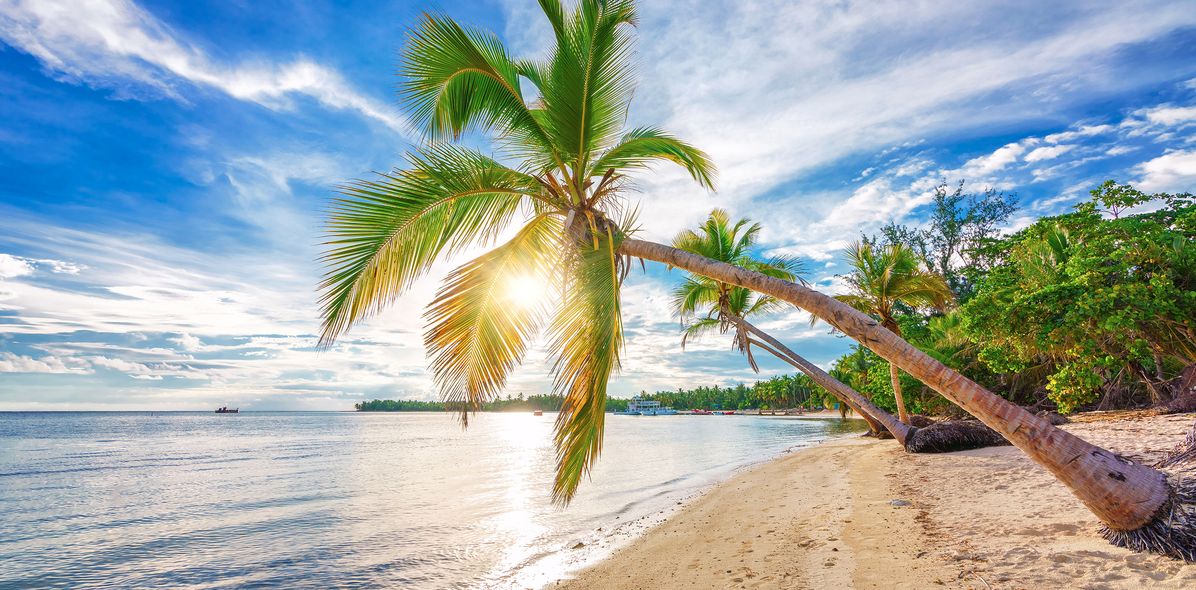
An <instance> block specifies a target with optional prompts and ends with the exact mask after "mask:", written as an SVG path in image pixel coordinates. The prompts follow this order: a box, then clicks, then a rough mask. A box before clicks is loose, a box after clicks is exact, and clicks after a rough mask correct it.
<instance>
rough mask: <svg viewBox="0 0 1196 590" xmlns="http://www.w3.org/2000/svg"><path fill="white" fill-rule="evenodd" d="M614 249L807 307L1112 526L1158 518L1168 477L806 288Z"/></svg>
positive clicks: (638, 244)
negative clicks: (997, 437)
mask: <svg viewBox="0 0 1196 590" xmlns="http://www.w3.org/2000/svg"><path fill="white" fill-rule="evenodd" d="M619 253H620V254H623V255H626V256H634V257H637V258H641V259H645V260H653V261H656V262H661V263H664V264H668V265H670V266H675V267H677V268H681V269H684V270H687V271H689V272H692V273H695V274H699V275H703V276H706V277H710V278H712V279H714V280H717V281H720V282H723V283H728V284H732V285H737V286H740V287H745V288H748V289H752V290H753V291H757V292H760V293H764V294H766V295H772V296H773V297H776V298H777V299H781V300H783V301H787V302H789V303H792V304H793V305H796V306H797V307H800V308H802V309H805V310H806V311H809V312H810V313H812V314H814V315H815V316H817V317H818V318H819V319H821V320H823V321H825V322H827V323H829V324H830V325H831V326H833V327H834V328H835V329H837V330H839V331H840V332H842V333H844V334H846V335H848V336H850V337H851V338H853V339H855V340H856V341H858V342H859V343H861V344H863V345H864V346H866V347H868V348H869V349H871V350H872V351H873V352H875V353H876V354H878V355H880V356H881V357H883V358H885V359H886V360H888V361H889V362H890V363H893V364H895V365H897V366H898V367H900V368H901V369H904V370H905V371H906V372H908V373H909V374H910V375H913V376H914V377H915V378H917V379H918V380H920V381H922V382H923V383H925V384H927V385H929V386H930V387H931V388H933V389H934V390H935V391H937V392H939V393H940V394H942V395H943V397H945V398H947V399H949V400H951V401H952V402H954V403H955V404H957V405H958V406H959V407H961V408H963V409H964V410H966V411H967V412H968V413H970V414H972V415H973V416H975V417H977V418H979V419H980V420H981V421H982V422H984V423H985V424H987V425H988V426H989V427H991V428H992V429H994V430H996V431H997V432H999V433H1001V434H1002V435H1003V436H1004V437H1005V438H1006V439H1008V440H1009V441H1010V442H1012V443H1013V444H1014V445H1016V446H1017V447H1018V448H1019V449H1021V450H1022V451H1023V452H1025V453H1026V454H1027V455H1028V456H1029V457H1030V458H1031V459H1033V460H1034V461H1035V462H1037V463H1038V464H1039V465H1042V466H1043V467H1045V468H1046V469H1047V470H1048V471H1050V472H1051V473H1052V474H1054V475H1055V477H1056V478H1058V479H1059V480H1060V481H1061V482H1063V484H1064V485H1066V486H1067V487H1068V488H1069V489H1070V490H1071V491H1072V493H1073V494H1075V495H1076V497H1077V498H1079V499H1080V501H1081V502H1083V503H1084V504H1085V505H1086V506H1087V507H1088V508H1089V510H1091V511H1092V512H1093V513H1094V514H1095V515H1096V516H1097V517H1098V518H1099V519H1100V520H1101V521H1103V522H1104V523H1105V524H1106V525H1108V527H1109V528H1110V529H1113V530H1114V531H1134V530H1137V529H1140V528H1142V527H1144V526H1146V525H1147V524H1150V523H1152V522H1153V521H1155V520H1156V517H1161V515H1162V513H1163V510H1164V508H1165V507H1167V506H1168V505H1169V500H1170V499H1171V487H1170V484H1168V483H1167V479H1166V476H1165V475H1164V474H1163V473H1162V472H1160V471H1158V470H1155V469H1152V468H1150V467H1146V466H1144V465H1138V464H1136V463H1133V462H1131V461H1128V460H1126V459H1124V458H1121V457H1118V456H1116V455H1114V454H1113V453H1112V452H1109V451H1106V450H1104V449H1102V448H1100V447H1097V446H1096V445H1093V444H1091V443H1089V442H1087V441H1085V440H1083V439H1081V438H1080V437H1078V436H1075V435H1073V434H1071V433H1068V432H1066V431H1064V430H1061V429H1059V428H1056V427H1054V426H1052V425H1051V424H1050V423H1049V422H1047V421H1046V420H1045V419H1043V418H1039V417H1037V416H1035V415H1033V414H1030V413H1029V412H1027V411H1025V410H1023V409H1021V408H1019V407H1018V406H1016V405H1014V404H1011V403H1009V402H1008V401H1006V400H1004V399H1002V398H1000V397H998V396H996V395H994V394H993V393H992V392H990V391H988V390H986V389H985V388H983V387H981V386H980V385H979V384H977V383H975V382H974V381H972V380H970V379H968V378H966V377H964V376H963V375H960V374H959V373H957V372H955V371H954V370H952V369H950V368H949V367H947V366H946V365H943V364H942V363H940V362H938V361H937V360H935V359H934V358H932V357H930V356H929V355H927V354H926V353H924V352H922V351H920V350H918V349H917V348H915V347H914V346H912V345H911V344H909V343H908V342H906V341H905V340H902V339H901V338H900V337H899V336H897V335H896V334H893V333H892V332H890V331H888V330H887V329H885V328H883V327H882V326H880V325H879V324H878V323H877V322H876V320H874V319H872V318H870V317H868V316H867V315H864V314H863V313H860V312H858V311H856V310H855V309H852V308H851V307H848V306H847V305H845V304H843V303H841V302H839V301H837V300H835V299H833V298H831V297H827V296H826V295H823V294H821V293H818V292H816V291H814V290H812V289H809V288H807V287H804V286H802V285H798V284H795V283H791V282H789V281H783V280H780V279H774V278H772V277H768V276H765V275H762V274H759V273H754V272H751V271H748V270H745V269H742V268H739V267H736V266H733V265H730V264H725V263H722V262H717V261H715V260H711V259H709V258H705V257H702V256H698V255H695V254H690V253H688V252H685V251H683V250H678V249H676V248H671V247H669V246H665V245H662V244H656V243H652V242H645V241H643V240H637V239H633V238H627V239H624V240H623V242H622V243H621V244H620V246H619Z"/></svg>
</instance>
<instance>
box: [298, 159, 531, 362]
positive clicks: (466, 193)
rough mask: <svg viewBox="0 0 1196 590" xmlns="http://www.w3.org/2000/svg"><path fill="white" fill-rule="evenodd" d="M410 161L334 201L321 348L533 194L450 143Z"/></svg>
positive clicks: (525, 179)
mask: <svg viewBox="0 0 1196 590" xmlns="http://www.w3.org/2000/svg"><path fill="white" fill-rule="evenodd" d="M409 164H410V167H409V168H408V169H406V170H398V171H395V172H393V173H391V174H383V175H379V177H378V179H376V180H372V181H359V182H356V183H354V184H352V185H349V186H346V187H344V188H343V189H342V190H341V192H342V195H343V197H342V198H339V199H336V200H335V201H334V202H333V205H332V211H331V213H330V215H329V219H328V224H327V232H328V236H329V238H330V239H329V240H328V241H327V242H325V246H326V247H327V250H326V251H325V253H324V255H323V256H322V257H321V261H322V262H324V263H325V265H326V268H327V270H326V272H325V275H324V280H323V281H321V283H320V290H321V291H323V294H322V296H321V297H320V304H321V311H322V315H323V317H324V325H323V329H322V333H321V336H320V343H321V344H322V345H324V346H327V345H330V344H331V343H332V342H333V341H334V340H335V339H336V337H337V336H338V335H340V334H341V333H342V332H344V331H345V330H347V329H348V328H349V327H350V326H351V325H352V324H353V323H355V322H357V321H359V320H361V319H363V318H365V317H368V316H369V315H371V314H373V313H375V312H377V311H378V310H380V309H382V308H383V307H385V306H386V305H388V304H389V303H390V302H391V301H393V300H394V299H395V298H396V297H398V296H399V295H401V294H402V293H403V291H404V290H406V289H407V288H408V287H409V286H410V285H411V283H412V281H414V280H415V279H417V278H419V277H420V276H422V275H423V274H424V273H425V272H427V270H428V268H429V267H430V266H431V265H432V263H433V262H434V261H435V260H436V258H437V257H438V256H440V255H441V254H443V253H446V252H445V250H448V253H451V252H453V251H456V250H459V249H460V248H462V247H464V246H468V245H472V244H476V243H479V242H483V243H484V242H486V241H488V240H492V239H494V237H496V235H497V234H498V233H499V232H500V231H502V229H503V228H505V227H506V225H507V223H508V222H509V221H510V220H511V219H512V217H513V216H514V215H515V213H516V212H517V211H518V210H519V205H520V203H521V202H523V201H524V200H525V196H524V195H528V194H533V195H534V194H536V193H537V192H538V190H539V183H538V182H537V181H536V180H535V179H534V178H532V177H530V176H528V175H526V174H523V173H520V172H516V171H514V170H511V169H509V168H507V167H505V166H503V165H501V164H499V163H498V162H496V161H494V160H492V159H490V158H487V157H486V156H483V155H481V154H479V153H477V152H475V151H472V150H468V149H465V148H460V147H456V146H451V145H445V146H440V147H437V148H429V149H427V150H425V151H423V152H421V153H420V154H417V155H412V156H410V157H409Z"/></svg>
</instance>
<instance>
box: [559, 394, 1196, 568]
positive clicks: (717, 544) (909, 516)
mask: <svg viewBox="0 0 1196 590" xmlns="http://www.w3.org/2000/svg"><path fill="white" fill-rule="evenodd" d="M1094 418H1101V419H1102V421H1086V422H1082V423H1076V424H1071V425H1068V426H1067V428H1068V429H1069V430H1071V431H1073V432H1075V433H1077V434H1079V435H1080V436H1083V437H1085V438H1087V439H1088V440H1091V441H1092V442H1094V443H1096V444H1099V445H1102V446H1105V447H1106V448H1110V449H1112V450H1114V451H1117V452H1120V453H1122V454H1125V455H1127V456H1131V457H1133V458H1136V459H1139V460H1147V461H1151V460H1154V459H1157V458H1158V456H1159V455H1160V454H1161V453H1162V452H1163V451H1166V450H1167V449H1169V448H1171V447H1172V446H1174V445H1175V444H1176V443H1178V442H1179V441H1180V440H1181V439H1182V438H1183V434H1184V432H1185V431H1186V429H1187V428H1188V427H1189V426H1190V425H1191V424H1192V422H1193V420H1196V415H1191V414H1189V415H1179V416H1161V417H1133V416H1131V417H1129V418H1124V417H1123V418H1122V419H1119V420H1116V421H1108V419H1107V417H1097V416H1092V415H1090V416H1086V417H1084V418H1083V419H1084V420H1093V419H1094ZM894 500H897V501H898V502H893V501H894ZM902 502H908V503H909V504H908V505H894V504H902ZM1097 526H1098V522H1097V520H1096V519H1095V518H1094V517H1093V516H1092V515H1091V513H1089V512H1088V511H1087V509H1085V508H1084V507H1083V505H1081V504H1080V502H1079V501H1078V500H1076V499H1075V498H1074V497H1073V496H1072V495H1071V493H1070V492H1068V491H1067V489H1066V488H1065V487H1063V485H1061V484H1059V483H1058V482H1057V481H1056V480H1055V479H1054V478H1053V477H1051V476H1050V475H1049V474H1048V473H1047V472H1046V471H1044V470H1043V469H1041V468H1039V467H1038V466H1036V465H1034V464H1033V463H1032V462H1030V461H1029V460H1028V459H1026V458H1025V456H1024V455H1022V454H1021V452H1020V451H1018V450H1017V449H1015V448H1013V447H998V448H991V449H981V450H977V451H967V452H962V453H952V454H947V455H910V454H907V453H905V452H904V451H903V450H902V449H901V448H900V447H899V446H898V445H897V444H896V443H895V442H893V441H891V440H890V441H875V440H871V439H850V440H840V441H834V442H830V443H826V444H823V445H820V446H818V447H815V448H812V449H806V450H802V451H798V452H796V453H793V454H791V455H787V456H785V457H782V458H780V459H777V460H776V461H773V462H770V463H767V464H764V465H762V466H760V467H758V468H755V469H752V470H750V471H747V472H745V473H742V474H740V475H738V476H736V477H735V478H733V479H731V480H730V481H727V482H725V483H723V484H720V485H718V486H717V487H715V488H714V489H713V490H711V491H710V492H709V493H707V494H706V495H704V496H702V497H701V498H699V499H698V500H696V501H695V502H694V503H693V504H691V505H689V506H687V507H685V508H684V509H683V510H681V511H680V512H679V513H677V514H676V515H674V516H673V517H671V518H670V519H668V520H667V521H665V522H664V523H663V524H661V525H660V526H658V527H656V528H655V529H652V530H651V531H649V532H648V533H647V534H646V535H645V536H643V537H642V538H640V539H638V540H636V541H635V542H634V543H632V544H631V545H629V546H627V547H626V548H624V549H622V550H621V551H619V552H617V553H616V554H615V555H613V556H612V557H611V558H610V559H608V560H606V561H603V562H602V563H600V564H598V565H596V566H594V567H592V568H590V569H588V570H585V571H583V572H581V573H580V574H579V575H578V577H577V579H575V580H570V581H567V582H561V583H560V587H562V588H569V589H573V590H580V589H604V590H605V589H612V588H645V589H647V588H652V589H656V588H911V589H912V588H976V589H989V588H991V589H993V590H997V589H1006V588H1008V589H1016V588H1027V589H1034V588H1127V589H1128V588H1134V589H1137V588H1196V565H1184V564H1182V563H1181V562H1177V561H1174V560H1170V559H1166V558H1162V557H1157V556H1153V555H1143V554H1135V553H1131V552H1129V551H1126V550H1124V549H1120V548H1117V547H1113V546H1112V545H1109V544H1108V543H1107V542H1105V541H1104V540H1103V539H1101V538H1100V537H1099V535H1098V534H1097V532H1096V531H1097Z"/></svg>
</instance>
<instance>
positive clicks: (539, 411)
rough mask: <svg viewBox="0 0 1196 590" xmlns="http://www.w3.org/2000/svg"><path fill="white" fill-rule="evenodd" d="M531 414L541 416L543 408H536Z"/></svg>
mask: <svg viewBox="0 0 1196 590" xmlns="http://www.w3.org/2000/svg"><path fill="white" fill-rule="evenodd" d="M532 415H533V416H543V415H544V410H536V411H534V412H532Z"/></svg>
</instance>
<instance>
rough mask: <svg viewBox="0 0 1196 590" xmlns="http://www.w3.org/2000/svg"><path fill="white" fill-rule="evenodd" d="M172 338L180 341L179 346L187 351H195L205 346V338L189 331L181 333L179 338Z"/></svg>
mask: <svg viewBox="0 0 1196 590" xmlns="http://www.w3.org/2000/svg"><path fill="white" fill-rule="evenodd" d="M171 340H172V341H173V342H176V343H178V345H179V348H181V349H183V350H185V351H187V352H195V351H198V350H203V348H204V345H203V340H200V339H199V338H198V337H196V336H192V335H190V334H187V333H183V334H179V336H178V337H177V338H172V339H171Z"/></svg>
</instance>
